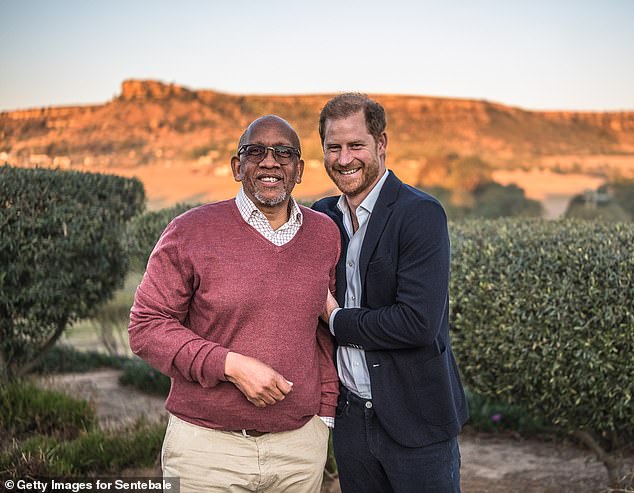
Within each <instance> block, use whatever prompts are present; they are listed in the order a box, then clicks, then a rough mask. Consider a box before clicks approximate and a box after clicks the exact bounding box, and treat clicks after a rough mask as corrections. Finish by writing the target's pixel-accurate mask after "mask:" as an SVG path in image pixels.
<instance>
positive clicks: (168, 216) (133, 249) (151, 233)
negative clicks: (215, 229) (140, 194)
mask: <svg viewBox="0 0 634 493" xmlns="http://www.w3.org/2000/svg"><path fill="white" fill-rule="evenodd" d="M192 207H195V205H191V204H176V205H174V206H172V207H168V208H165V209H161V210H160V211H153V212H146V213H145V214H142V215H139V216H136V217H135V218H133V219H132V220H131V221H130V222H129V223H128V226H127V231H126V237H127V243H128V254H129V256H130V264H131V268H132V269H133V270H134V271H136V272H143V271H144V270H145V266H146V265H147V261H148V259H149V258H150V253H152V249H153V248H154V245H155V244H156V242H157V241H158V239H159V237H160V236H161V233H162V232H163V230H164V229H165V227H166V226H167V225H168V224H169V222H170V221H171V220H172V219H174V218H175V217H176V216H178V215H180V214H182V213H183V212H185V211H187V210H189V209H191V208H192Z"/></svg>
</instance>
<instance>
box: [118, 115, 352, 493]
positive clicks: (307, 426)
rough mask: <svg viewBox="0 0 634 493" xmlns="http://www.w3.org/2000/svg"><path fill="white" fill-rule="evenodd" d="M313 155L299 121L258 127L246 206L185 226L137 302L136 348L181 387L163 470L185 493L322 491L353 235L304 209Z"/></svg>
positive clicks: (172, 405) (221, 207)
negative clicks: (329, 298) (338, 301)
mask: <svg viewBox="0 0 634 493" xmlns="http://www.w3.org/2000/svg"><path fill="white" fill-rule="evenodd" d="M300 156H301V150H300V144H299V139H298V137H297V134H296V133H295V131H294V130H293V129H292V127H291V126H290V125H289V124H288V123H287V122H286V121H284V120H283V119H281V118H279V117H277V116H274V115H269V116H265V117H262V118H259V119H257V120H255V121H254V122H253V123H251V125H249V127H248V128H247V129H246V131H245V132H244V134H243V135H242V137H241V138H240V143H239V147H238V152H237V155H236V156H234V157H233V158H232V159H231V167H232V170H233V174H234V178H235V179H236V181H239V182H242V188H241V189H240V191H239V192H238V195H237V196H236V198H235V200H227V201H224V202H217V203H213V204H207V205H203V206H201V207H198V208H195V209H192V210H190V211H188V212H186V213H185V214H183V215H181V216H179V217H177V218H176V219H174V220H173V221H172V222H171V223H170V224H169V225H168V227H167V228H166V229H165V231H164V232H163V234H162V235H161V238H160V239H159V241H158V243H157V244H156V246H155V248H154V251H153V252H152V255H151V257H150V260H149V262H148V266H147V270H146V273H145V275H144V277H143V280H142V281H141V284H140V286H139V288H138V290H137V293H136V296H135V301H134V306H133V307H132V310H131V314H130V328H129V335H130V346H131V347H132V350H133V351H134V352H135V353H136V354H138V355H139V356H140V357H142V358H143V359H145V360H146V361H148V362H149V363H150V364H151V365H152V366H154V367H155V368H157V369H158V370H160V371H161V372H163V373H165V374H166V375H169V376H170V377H171V380H172V386H171V391H170V394H169V397H168V398H167V402H166V408H167V409H168V411H169V412H170V419H169V424H168V428H167V431H166V434H165V440H164V443H163V451H162V467H163V474H164V476H166V477H167V476H176V477H180V478H181V488H182V491H227V490H228V489H229V488H230V487H234V488H238V489H240V490H241V491H243V490H244V491H281V490H283V491H297V492H301V493H305V492H313V491H314V492H318V491H319V489H320V486H321V478H322V474H323V467H324V464H325V461H326V454H327V442H328V435H329V427H330V426H331V425H332V421H333V419H334V412H335V406H336V402H337V393H338V385H337V373H336V370H335V368H334V365H333V362H332V354H333V345H332V341H331V339H330V337H331V336H330V334H329V333H328V331H327V330H325V329H324V328H322V327H318V317H319V314H320V313H321V312H322V311H323V309H324V305H325V301H326V293H327V291H328V289H329V288H330V289H334V277H335V267H336V264H337V260H338V257H339V248H340V245H339V244H340V235H339V231H338V229H337V226H336V225H335V224H334V223H333V222H332V221H331V220H330V219H329V218H327V217H326V216H325V215H323V214H321V213H318V212H315V211H312V210H310V209H307V208H305V207H302V206H299V205H298V204H297V203H296V202H295V200H294V199H293V198H292V197H291V195H290V194H291V192H292V190H293V188H294V186H295V184H297V183H300V181H301V177H302V172H303V167H304V163H303V161H302V160H301V158H300Z"/></svg>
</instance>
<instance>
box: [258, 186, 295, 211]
mask: <svg viewBox="0 0 634 493" xmlns="http://www.w3.org/2000/svg"><path fill="white" fill-rule="evenodd" d="M254 196H255V198H256V199H258V202H260V204H262V205H263V206H265V207H275V206H276V205H279V204H281V203H282V202H284V201H285V200H286V197H288V194H287V193H286V190H284V193H283V194H280V195H279V196H278V197H276V198H274V199H266V198H264V197H262V195H261V194H260V192H258V191H257V190H256V192H255V194H254Z"/></svg>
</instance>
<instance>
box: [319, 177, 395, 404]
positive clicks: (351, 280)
mask: <svg viewBox="0 0 634 493" xmlns="http://www.w3.org/2000/svg"><path fill="white" fill-rule="evenodd" d="M387 177H388V171H387V170H386V171H385V173H384V174H383V176H382V177H381V179H380V180H379V181H378V182H377V183H376V185H375V186H374V188H372V190H371V191H370V193H369V194H368V196H367V197H366V198H365V199H364V200H363V202H361V204H359V207H357V221H358V222H359V228H358V229H357V230H356V231H354V232H353V227H352V217H351V216H350V208H349V207H348V201H347V200H346V197H345V195H341V197H339V202H337V207H338V208H339V210H340V211H341V212H342V213H343V226H344V228H345V229H346V233H347V234H348V239H349V243H348V249H347V251H346V298H345V305H344V308H361V294H362V293H361V291H362V284H361V273H360V271H359V257H360V256H361V248H362V246H363V240H364V239H365V232H366V230H367V228H368V222H369V221H370V216H371V215H372V210H373V209H374V206H375V204H376V201H377V199H378V198H379V194H380V193H381V189H382V188H383V185H384V184H385V180H387ZM340 309H341V308H337V309H335V310H333V312H332V314H331V315H330V320H329V322H330V332H332V334H333V335H334V334H335V329H334V326H333V322H334V320H335V315H336V314H337V312H338V311H339V310H340ZM337 372H338V373H339V379H340V380H341V383H343V385H345V386H346V387H347V388H348V389H349V390H350V391H352V392H354V393H355V394H357V395H358V396H359V397H363V398H364V399H372V388H371V386H370V373H369V371H368V366H367V363H366V360H365V351H364V350H363V349H357V348H354V347H351V346H339V347H338V348H337Z"/></svg>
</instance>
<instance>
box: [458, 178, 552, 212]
mask: <svg viewBox="0 0 634 493" xmlns="http://www.w3.org/2000/svg"><path fill="white" fill-rule="evenodd" d="M473 195H474V198H475V204H474V206H473V208H472V209H471V210H470V211H469V217H473V218H482V219H497V218H500V217H540V216H541V214H542V206H541V204H540V203H539V202H538V201H536V200H531V199H527V198H526V196H525V195H524V190H523V189H521V188H519V187H518V186H517V185H512V184H511V185H500V184H499V183H495V182H489V183H485V184H482V185H479V186H478V187H477V188H476V189H475V190H474V192H473Z"/></svg>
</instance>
